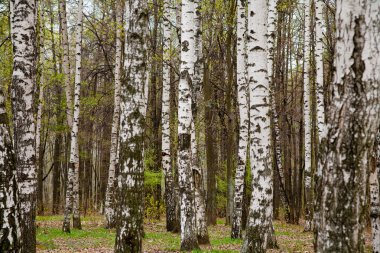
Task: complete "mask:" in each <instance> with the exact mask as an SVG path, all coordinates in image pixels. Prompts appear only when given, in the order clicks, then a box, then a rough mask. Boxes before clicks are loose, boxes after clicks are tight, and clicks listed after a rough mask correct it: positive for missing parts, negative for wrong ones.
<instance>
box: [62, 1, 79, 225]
mask: <svg viewBox="0 0 380 253" xmlns="http://www.w3.org/2000/svg"><path fill="white" fill-rule="evenodd" d="M76 22H77V23H76V30H75V39H76V41H75V86H74V87H75V89H74V115H73V116H74V117H73V122H72V129H71V142H70V164H69V171H68V175H67V181H68V182H67V190H66V206H65V217H64V221H63V231H64V232H70V215H71V212H72V213H73V227H74V228H77V229H81V222H80V212H79V147H78V128H79V112H80V107H79V105H80V86H81V65H82V31H83V25H82V23H83V0H79V2H78V13H77V20H76Z"/></svg>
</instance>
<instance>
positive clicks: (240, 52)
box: [231, 0, 249, 238]
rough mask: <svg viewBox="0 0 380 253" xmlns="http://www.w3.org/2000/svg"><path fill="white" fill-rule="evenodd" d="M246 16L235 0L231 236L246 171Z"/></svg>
mask: <svg viewBox="0 0 380 253" xmlns="http://www.w3.org/2000/svg"><path fill="white" fill-rule="evenodd" d="M246 30H247V16H246V1H245V0H238V2H237V55H236V56H237V69H236V79H237V85H238V88H237V91H238V104H239V150H238V166H237V168H236V175H235V192H234V211H233V215H232V227H231V237H232V238H241V236H242V213H243V197H244V184H245V182H244V179H245V173H246V162H247V148H248V128H249V109H248V104H249V90H248V83H247V45H246V43H247V40H246Z"/></svg>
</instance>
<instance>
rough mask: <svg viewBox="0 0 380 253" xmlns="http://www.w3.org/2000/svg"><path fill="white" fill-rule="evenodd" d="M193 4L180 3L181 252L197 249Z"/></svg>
mask: <svg viewBox="0 0 380 253" xmlns="http://www.w3.org/2000/svg"><path fill="white" fill-rule="evenodd" d="M194 7H195V6H194V0H183V1H182V16H181V76H180V81H179V89H178V90H179V96H178V142H179V143H178V176H179V180H178V181H179V182H178V183H179V192H180V212H181V215H180V216H181V250H184V251H186V250H187V251H190V250H193V249H197V248H199V246H198V241H197V233H196V227H195V224H194V219H195V212H194V192H193V175H192V163H191V153H192V151H191V122H192V120H193V116H192V98H191V84H192V80H193V76H194V55H195V50H194V49H195V46H194V43H195V42H194V35H195V34H194V23H193V22H194Z"/></svg>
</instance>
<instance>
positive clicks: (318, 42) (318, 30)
mask: <svg viewBox="0 0 380 253" xmlns="http://www.w3.org/2000/svg"><path fill="white" fill-rule="evenodd" d="M323 6H324V2H323V0H317V1H316V3H315V16H316V22H315V63H316V68H317V76H316V89H317V127H318V136H319V137H318V138H320V136H325V135H326V124H325V103H324V87H323V73H324V72H323V30H324V24H323V20H324V18H323Z"/></svg>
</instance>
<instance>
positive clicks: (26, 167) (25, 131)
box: [10, 0, 37, 253]
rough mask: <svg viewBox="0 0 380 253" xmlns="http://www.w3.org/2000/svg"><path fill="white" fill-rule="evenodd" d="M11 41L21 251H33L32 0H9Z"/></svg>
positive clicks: (35, 185)
mask: <svg viewBox="0 0 380 253" xmlns="http://www.w3.org/2000/svg"><path fill="white" fill-rule="evenodd" d="M10 10H11V15H10V22H11V38H12V44H13V73H12V100H13V133H14V138H13V140H14V150H15V154H16V168H17V184H18V191H19V201H20V224H22V225H21V248H20V251H21V252H31V253H33V252H35V251H36V238H35V235H36V234H35V233H36V228H35V208H36V201H35V199H36V188H37V171H36V165H35V162H36V160H35V158H36V150H35V138H36V136H35V131H36V128H35V119H34V113H33V112H34V103H33V102H34V89H35V87H36V56H37V50H36V22H37V5H36V1H34V0H26V1H20V0H11V1H10Z"/></svg>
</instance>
